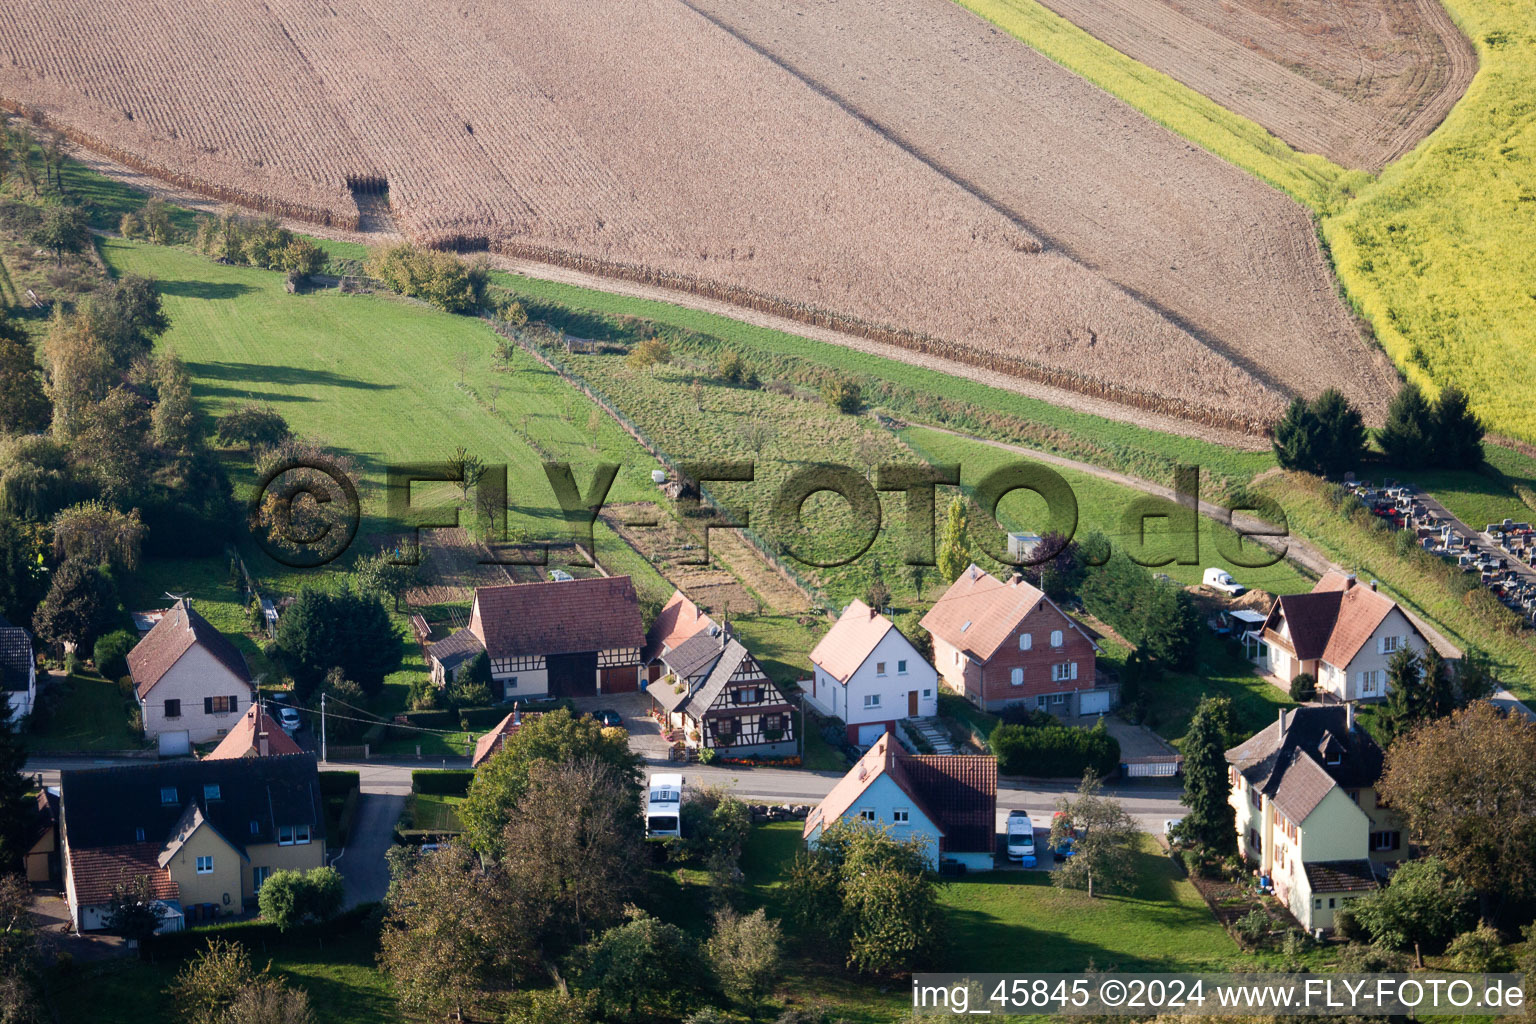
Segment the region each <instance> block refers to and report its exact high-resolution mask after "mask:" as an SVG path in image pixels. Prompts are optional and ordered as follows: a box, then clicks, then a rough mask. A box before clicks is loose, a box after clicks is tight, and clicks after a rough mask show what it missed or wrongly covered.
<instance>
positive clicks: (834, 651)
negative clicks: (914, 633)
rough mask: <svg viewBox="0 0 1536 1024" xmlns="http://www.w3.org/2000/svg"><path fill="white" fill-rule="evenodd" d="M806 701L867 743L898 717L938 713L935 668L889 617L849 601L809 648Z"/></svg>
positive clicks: (892, 727)
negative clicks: (812, 646)
mask: <svg viewBox="0 0 1536 1024" xmlns="http://www.w3.org/2000/svg"><path fill="white" fill-rule="evenodd" d="M811 667H812V669H813V671H812V673H811V679H810V685H809V686H807V687H805V688H804V694H805V699H806V701H807V702H808V703H809V704H810V705H811V706H812V707H814V708H815V709H816V710H817V711H819V712H821V713H822V714H823V715H828V716H830V717H832V718H837V719H841V720H842V722H843V724H844V725H845V726H846V727H847V736H848V742H849V743H852V744H854V745H856V746H859V747H868V746H870V745H871V744H873V743H874V742H875V741H876V740H878V739H879V738H880V736H881V735H882V734H883V733H885V732H894V731H895V730H896V723H897V722H899V721H900V720H901V719H903V718H931V717H933V716H934V715H936V714H938V713H939V695H938V674H937V673H935V672H934V670H933V666H932V665H930V664H928V660H927V659H926V658H924V657H923V656H922V655H921V654H920V653H918V650H917V648H915V647H913V646H912V642H911V641H910V640H908V639H907V638H906V637H905V636H903V635H902V632H901V630H899V629H897V628H896V625H895V623H893V622H891V620H890V619H888V618H886V617H885V616H884V615H881V614H880V613H879V612H877V611H875V610H874V609H873V608H871V607H870V606H869V605H867V604H865V603H864V602H863V601H857V600H855V601H853V602H852V603H850V604H849V605H848V607H847V608H844V609H843V614H842V615H840V616H839V617H838V619H837V622H835V623H834V624H833V626H832V628H831V629H830V630H829V631H828V632H827V635H826V636H824V637H822V638H821V642H820V643H818V644H817V645H816V647H815V649H814V650H812V651H811Z"/></svg>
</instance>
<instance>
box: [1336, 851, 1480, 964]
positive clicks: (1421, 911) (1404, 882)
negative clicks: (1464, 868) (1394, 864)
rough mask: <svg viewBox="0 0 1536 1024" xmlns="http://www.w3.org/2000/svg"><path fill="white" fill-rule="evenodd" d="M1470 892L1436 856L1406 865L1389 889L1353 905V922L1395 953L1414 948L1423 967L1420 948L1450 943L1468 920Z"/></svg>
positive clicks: (1381, 890) (1401, 868)
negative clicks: (1443, 941)
mask: <svg viewBox="0 0 1536 1024" xmlns="http://www.w3.org/2000/svg"><path fill="white" fill-rule="evenodd" d="M1471 902H1472V890H1471V889H1470V888H1468V887H1467V885H1466V883H1464V882H1463V881H1461V879H1459V878H1457V877H1455V876H1454V875H1452V874H1451V873H1450V872H1449V871H1447V870H1446V867H1445V865H1444V864H1443V863H1441V862H1440V861H1439V860H1437V859H1436V858H1434V857H1428V858H1425V859H1424V860H1410V861H1407V862H1405V863H1404V864H1403V865H1402V866H1400V867H1399V868H1398V869H1397V871H1395V872H1394V873H1393V875H1392V881H1391V884H1389V885H1388V886H1387V887H1386V888H1385V889H1378V890H1377V891H1376V892H1373V893H1371V894H1370V895H1369V896H1365V897H1362V898H1361V899H1357V900H1355V901H1354V903H1353V904H1352V905H1351V910H1353V912H1354V915H1355V920H1357V921H1359V922H1360V924H1361V925H1362V926H1363V927H1364V928H1365V930H1366V931H1368V932H1370V933H1371V938H1372V939H1374V940H1375V941H1377V942H1379V943H1382V944H1383V945H1386V946H1390V947H1392V948H1394V949H1407V948H1409V947H1412V948H1413V957H1414V962H1415V963H1416V964H1417V965H1418V966H1419V967H1423V966H1424V949H1423V947H1424V943H1426V942H1436V941H1439V940H1442V939H1448V938H1450V937H1451V936H1452V935H1454V934H1455V933H1456V931H1457V929H1458V928H1459V927H1460V926H1461V925H1462V923H1464V922H1465V920H1466V915H1467V907H1468V904H1470V903H1471Z"/></svg>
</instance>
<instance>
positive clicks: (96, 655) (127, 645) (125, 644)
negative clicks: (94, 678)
mask: <svg viewBox="0 0 1536 1024" xmlns="http://www.w3.org/2000/svg"><path fill="white" fill-rule="evenodd" d="M138 642H139V641H138V638H137V637H135V636H134V635H133V634H132V633H130V632H128V631H127V630H126V629H119V630H116V631H115V632H112V633H108V634H107V635H106V636H104V637H101V638H100V639H98V640H97V641H96V647H95V648H94V649H93V650H92V652H91V660H92V661H94V662H95V663H96V671H97V672H99V673H101V675H102V676H103V677H105V678H107V679H121V678H122V677H123V676H125V675H127V674H128V652H129V651H131V650H133V645H134V644H136V643H138Z"/></svg>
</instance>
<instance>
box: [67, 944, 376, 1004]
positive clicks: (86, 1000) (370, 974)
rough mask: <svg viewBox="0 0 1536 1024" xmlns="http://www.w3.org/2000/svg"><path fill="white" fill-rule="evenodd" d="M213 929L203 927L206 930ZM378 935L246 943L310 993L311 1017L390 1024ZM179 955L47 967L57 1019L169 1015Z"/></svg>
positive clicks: (259, 963) (254, 956) (255, 961)
mask: <svg viewBox="0 0 1536 1024" xmlns="http://www.w3.org/2000/svg"><path fill="white" fill-rule="evenodd" d="M217 934H218V931H217V930H215V931H212V932H210V936H213V935H217ZM377 950H378V936H377V931H376V929H374V928H371V927H369V928H363V929H361V930H359V931H358V932H356V933H353V934H349V935H344V936H332V937H329V938H325V939H323V940H317V939H315V938H312V937H308V936H304V935H302V933H300V934H297V935H296V936H295V937H294V938H292V939H284V940H266V941H264V942H263V943H260V944H258V945H257V946H255V947H253V948H252V949H251V963H252V965H253V966H254V967H255V968H256V970H257V971H258V972H259V971H261V970H262V969H263V968H265V967H266V966H267V965H268V963H270V964H271V966H272V973H273V975H274V976H275V977H277V978H279V979H281V980H282V981H283V982H285V983H286V984H289V985H292V986H294V987H296V988H302V989H303V990H304V991H305V992H306V993H308V995H309V999H310V1004H311V1006H313V1008H314V1011H315V1019H316V1020H318V1021H324V1022H325V1024H389V1022H395V1021H400V1020H401V1017H400V1014H399V1012H398V1010H397V1009H396V1007H395V1000H394V995H393V994H392V993H391V992H390V989H389V983H388V980H387V979H386V978H385V976H384V975H383V974H382V973H381V972H380V971H379V970H378V969H377V967H376V966H375V964H374V956H375V954H376V953H377ZM181 967H182V962H181V961H174V960H172V961H157V962H154V963H146V962H144V961H142V960H137V959H122V960H112V961H108V962H105V963H97V964H89V965H86V964H77V965H74V966H71V967H70V968H69V969H67V970H63V969H60V968H57V967H55V968H51V969H50V970H49V971H48V972H47V979H46V980H47V987H48V995H49V1001H50V1002H51V1003H52V1006H53V1009H54V1011H55V1013H56V1014H57V1018H58V1019H59V1020H64V1021H83V1020H90V1021H93V1022H95V1024H143V1022H145V1021H159V1020H173V1019H175V1016H176V1014H175V1009H174V1004H173V1003H172V1001H171V997H170V995H169V993H168V992H167V991H166V990H167V988H168V987H169V986H170V984H171V983H172V982H173V981H174V980H175V978H176V974H177V972H178V971H180V970H181Z"/></svg>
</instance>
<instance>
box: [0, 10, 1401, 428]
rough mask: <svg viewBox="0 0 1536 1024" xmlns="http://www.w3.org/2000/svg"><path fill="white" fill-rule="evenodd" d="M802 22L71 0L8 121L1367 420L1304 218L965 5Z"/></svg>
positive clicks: (852, 322) (651, 267) (1357, 368)
mask: <svg viewBox="0 0 1536 1024" xmlns="http://www.w3.org/2000/svg"><path fill="white" fill-rule="evenodd" d="M743 6H744V5H743ZM772 9H777V5H774V7H773V8H772ZM713 13H714V16H715V17H718V18H721V19H722V20H724V19H725V18H726V17H727V16H730V15H731V14H732V12H731V11H728V10H725V9H724V7H723V6H722V8H721V9H720V10H719V11H715V12H713ZM803 13H804V15H805V18H804V21H805V23H806V26H807V27H808V29H807V30H802V29H801V26H799V25H795V26H790V27H791V28H794V29H796V30H797V31H798V33H799V38H787V39H786V40H785V41H784V43H785V46H786V47H787V51H786V53H784V54H778V53H776V52H775V51H774V50H773V49H772V48H771V46H770V45H769V44H771V45H772V46H777V45H778V43H777V42H775V41H774V40H773V39H768V40H766V42H764V43H751V42H749V41H746V40H747V39H749V38H750V36H751V35H752V34H753V32H757V30H756V29H753V28H752V26H750V25H744V26H743V27H742V28H741V30H740V36H741V37H738V34H737V33H736V32H733V31H730V30H727V29H726V28H724V27H722V26H721V25H720V24H716V23H715V22H714V21H712V20H711V19H710V18H709V17H706V16H704V15H703V14H701V13H700V12H698V11H695V10H693V9H692V8H690V7H689V6H687V5H686V4H684V3H681V2H678V0H636V2H634V3H630V4H623V5H600V4H596V3H593V2H590V0H578V2H573V3H568V4H561V5H547V4H533V3H521V4H519V3H490V2H489V0H466V2H464V3H462V4H459V5H456V6H454V7H453V8H451V9H449V8H442V7H439V6H435V5H423V4H419V3H418V4H412V3H407V2H405V0H370V2H368V3H362V2H361V0H332V2H329V3H324V2H319V0H272V2H270V3H258V2H256V0H219V2H214V0H194V2H191V3H188V4H182V5H178V6H177V12H176V15H175V16H174V18H167V17H165V16H163V8H161V7H160V6H159V5H156V4H151V3H149V2H148V0H129V2H125V3H120V4H115V5H110V6H106V5H101V4H98V3H95V2H92V0H57V2H53V3H49V4H46V5H33V6H30V7H22V8H19V9H18V10H16V11H12V12H8V16H7V18H6V19H4V20H3V21H0V99H3V100H4V101H5V102H6V103H7V104H8V105H10V106H11V107H13V108H24V109H26V110H27V111H28V112H30V113H36V114H39V115H41V116H42V117H44V118H45V119H46V120H47V121H49V122H51V123H53V124H56V125H59V126H62V127H65V128H67V129H68V130H69V131H70V133H71V134H72V136H73V137H74V138H76V139H77V140H79V141H82V142H83V143H85V144H87V145H90V146H92V147H94V148H98V149H100V150H102V151H104V152H107V153H108V154H109V155H112V156H114V158H116V159H118V160H120V161H122V162H125V163H128V164H129V165H130V166H134V167H138V168H141V169H146V170H148V171H150V172H151V173H155V174H157V175H160V176H164V177H166V178H168V179H170V180H173V181H175V182H177V183H179V184H182V185H185V186H188V187H195V188H198V189H200V190H202V191H205V192H208V193H210V194H215V195H219V196H223V197H226V198H231V199H235V200H237V201H240V202H242V203H244V204H245V205H249V206H253V207H257V208H262V209H268V210H272V211H274V212H281V213H285V214H288V215H292V216H299V217H307V218H309V219H313V220H320V221H325V222H328V223H331V224H333V225H338V226H344V227H345V226H352V225H355V224H356V222H357V219H358V207H357V203H356V201H355V200H354V198H353V192H354V191H356V192H359V193H364V194H366V193H368V192H369V191H371V190H379V189H386V188H387V192H388V197H389V206H390V209H391V211H392V213H393V216H394V219H395V221H396V222H397V224H398V226H399V228H400V230H402V231H403V232H405V233H406V234H407V235H408V236H409V237H411V238H413V239H415V240H417V241H419V242H424V243H429V244H441V245H471V246H474V245H488V246H490V247H492V248H495V249H499V250H501V251H504V252H507V253H509V254H512V255H522V256H533V257H535V258H538V259H540V260H543V261H544V262H548V263H555V264H560V265H563V266H568V267H575V268H578V269H591V270H595V271H597V272H600V273H606V274H609V275H617V276H624V277H629V278H631V279H634V280H639V281H645V282H648V283H652V284H660V285H665V286H669V287H673V288H681V289H684V290H688V291H691V292H694V293H696V294H703V295H709V296H713V297H716V298H722V299H726V300H729V301H732V302H735V303H737V304H740V305H745V306H749V307H752V308H754V309H758V310H760V311H769V312H774V313H776V314H779V315H788V316H793V317H795V318H797V319H799V320H801V321H804V322H810V323H815V324H819V325H822V326H827V327H835V328H837V329H839V330H843V331H847V332H850V333H854V334H859V335H862V336H864V337H867V338H871V339H874V340H877V341H881V342H887V343H892V344H897V345H901V346H903V347H905V348H907V349H909V350H914V351H918V352H922V353H925V354H927V355H933V356H939V357H943V358H947V359H952V360H956V361H959V362H963V363H966V364H969V365H971V366H975V367H978V368H980V369H981V370H984V371H987V372H1003V373H1009V374H1013V375H1016V376H1019V377H1023V378H1027V379H1029V380H1033V381H1036V382H1039V383H1043V384H1049V385H1052V386H1055V387H1061V388H1067V389H1070V390H1073V391H1076V392H1079V393H1083V394H1087V395H1092V396H1095V397H1099V398H1105V399H1109V400H1112V401H1116V402H1120V403H1122V404H1126V405H1130V406H1133V407H1136V408H1140V409H1145V410H1148V411H1152V412H1156V413H1159V414H1169V415H1177V416H1181V417H1184V418H1186V419H1190V420H1194V421H1196V422H1201V423H1205V424H1210V425H1215V426H1221V427H1228V428H1233V429H1240V430H1248V431H1252V430H1256V429H1258V428H1260V427H1261V426H1262V425H1263V424H1265V423H1266V422H1268V421H1270V420H1271V419H1273V417H1274V416H1276V415H1277V413H1278V412H1279V410H1280V408H1281V406H1282V404H1283V402H1284V400H1285V398H1286V397H1287V396H1288V395H1289V394H1290V393H1292V392H1296V391H1301V392H1312V391H1315V390H1317V389H1318V388H1320V387H1321V386H1323V385H1324V384H1338V385H1339V386H1341V387H1342V388H1343V389H1344V390H1345V391H1346V392H1347V393H1348V394H1349V395H1350V396H1351V397H1352V398H1354V399H1355V400H1356V401H1357V402H1359V403H1360V404H1362V405H1363V406H1364V407H1365V408H1366V410H1367V412H1368V414H1379V411H1380V409H1381V408H1382V405H1383V402H1384V400H1385V397H1386V395H1387V394H1388V393H1389V392H1390V390H1392V387H1391V384H1390V382H1391V381H1392V377H1391V374H1390V371H1389V370H1387V369H1384V368H1383V367H1384V364H1383V363H1380V362H1378V361H1377V360H1376V358H1375V356H1374V354H1373V352H1372V351H1371V350H1370V349H1369V348H1368V346H1367V345H1366V344H1365V343H1364V342H1363V340H1362V339H1361V338H1360V336H1359V334H1358V332H1357V331H1356V329H1355V327H1354V325H1353V324H1352V323H1351V321H1350V320H1349V318H1348V317H1347V315H1346V314H1345V311H1344V310H1343V309H1342V307H1341V306H1340V304H1339V303H1338V301H1337V299H1336V298H1335V297H1334V294H1333V290H1332V285H1331V282H1330V280H1329V278H1328V274H1327V271H1326V268H1325V265H1324V263H1323V260H1322V257H1321V254H1320V253H1319V252H1318V249H1317V245H1316V243H1315V241H1314V239H1313V235H1312V231H1311V227H1310V224H1309V223H1308V221H1307V218H1306V216H1305V214H1304V213H1303V212H1302V211H1301V210H1300V208H1298V207H1296V206H1294V205H1293V204H1291V203H1290V202H1289V201H1288V200H1286V199H1284V198H1283V197H1281V196H1279V195H1278V194H1277V193H1275V192H1273V191H1271V190H1270V189H1268V188H1267V187H1265V186H1262V185H1260V184H1259V183H1257V182H1255V181H1253V180H1251V179H1249V178H1247V177H1245V176H1244V175H1242V174H1241V173H1240V172H1237V171H1235V170H1233V169H1231V168H1230V167H1227V166H1226V165H1225V164H1223V163H1221V162H1220V161H1218V160H1217V159H1215V158H1213V157H1210V156H1208V155H1206V154H1204V153H1201V152H1197V151H1195V150H1194V149H1193V148H1192V147H1190V146H1189V145H1188V144H1187V143H1185V142H1183V141H1182V140H1180V139H1178V138H1176V137H1175V136H1173V135H1171V134H1170V133H1168V132H1166V131H1164V130H1163V129H1161V128H1160V127H1158V126H1156V125H1153V124H1152V123H1151V122H1149V121H1147V120H1146V119H1145V118H1143V117H1142V116H1141V115H1140V114H1138V113H1136V112H1135V111H1134V110H1132V109H1131V108H1129V107H1127V106H1125V105H1123V104H1121V103H1120V102H1119V101H1117V100H1114V99H1112V98H1110V97H1108V96H1106V95H1105V94H1104V93H1102V92H1100V91H1099V90H1097V89H1095V88H1093V87H1091V86H1089V85H1087V84H1085V83H1084V82H1082V81H1080V80H1078V79H1077V78H1075V77H1074V76H1073V75H1071V74H1070V73H1069V72H1067V71H1065V70H1064V69H1062V68H1060V67H1059V66H1057V65H1055V64H1053V63H1051V62H1049V61H1047V60H1045V59H1044V58H1042V57H1040V56H1038V55H1037V54H1035V53H1033V52H1032V51H1030V50H1028V49H1026V48H1024V47H1022V46H1020V45H1018V44H1017V43H1016V42H1014V41H1012V40H1010V39H1007V38H1006V37H1004V36H1002V35H1000V34H999V33H997V32H996V31H994V30H993V29H992V28H991V27H990V26H988V25H987V24H986V23H984V22H982V21H981V20H979V19H977V18H974V17H973V16H971V15H969V14H967V13H966V12H964V11H962V10H960V9H959V8H958V7H956V6H954V5H952V4H949V3H947V2H945V0H900V2H898V3H893V4H889V5H877V4H874V3H870V2H865V0H859V2H853V3H847V4H839V5H832V4H825V3H823V4H811V5H806V6H804V10H803ZM750 14H751V11H750V9H745V8H744V9H743V10H742V11H737V12H736V15H739V16H742V17H746V16H749V15H750ZM780 16H781V17H782V18H786V19H787V18H788V17H789V16H788V15H784V14H782V12H781V14H780ZM797 17H798V15H797ZM818 21H819V23H820V25H821V26H822V27H821V28H813V27H810V26H813V25H815V24H816V23H817V22H818ZM168 22H169V23H170V25H169V27H167V23H168ZM839 24H847V25H850V26H853V27H855V28H856V29H857V32H856V33H854V34H855V35H856V36H857V38H856V39H855V38H851V37H850V34H849V33H846V32H845V33H844V34H843V36H842V37H841V39H840V40H839V41H840V42H841V43H843V44H844V47H845V49H846V51H847V55H846V61H847V65H848V68H849V69H852V68H854V67H857V69H858V70H857V71H856V72H850V71H849V70H844V69H843V68H842V67H840V66H836V65H837V62H838V58H837V57H836V56H835V55H834V54H833V53H831V52H830V51H829V50H828V48H827V47H826V46H825V44H826V42H828V41H829V40H826V39H817V38H814V37H816V36H817V35H818V34H820V35H823V36H825V35H826V34H827V33H829V32H831V31H834V30H835V29H836V26H837V25H839ZM235 25H238V26H239V31H230V26H235ZM757 34H759V35H760V34H761V33H760V32H758V33H757ZM791 35H793V34H791ZM797 62H798V63H797ZM861 75H862V76H865V78H867V79H868V81H867V82H866V81H864V79H862V78H860V77H859V76H861ZM855 82H857V83H858V85H859V87H860V88H859V89H856V88H854V83H855ZM840 88H842V92H846V93H847V94H848V95H846V96H845V95H842V94H840V91H839V90H840ZM860 90H862V91H860ZM861 105H862V106H861ZM866 110H867V113H866V112H865V111H866ZM1164 268H1167V269H1164Z"/></svg>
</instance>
